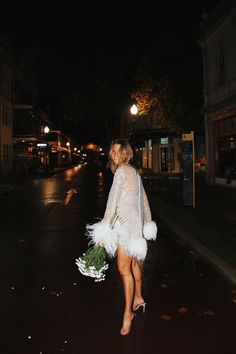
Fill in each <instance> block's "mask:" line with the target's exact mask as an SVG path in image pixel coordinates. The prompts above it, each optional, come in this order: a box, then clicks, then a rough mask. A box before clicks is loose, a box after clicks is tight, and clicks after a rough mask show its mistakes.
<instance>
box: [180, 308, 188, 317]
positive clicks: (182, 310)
mask: <svg viewBox="0 0 236 354" xmlns="http://www.w3.org/2000/svg"><path fill="white" fill-rule="evenodd" d="M178 312H179V313H181V315H184V314H186V313H188V309H187V308H186V307H180V308H179V309H178Z"/></svg>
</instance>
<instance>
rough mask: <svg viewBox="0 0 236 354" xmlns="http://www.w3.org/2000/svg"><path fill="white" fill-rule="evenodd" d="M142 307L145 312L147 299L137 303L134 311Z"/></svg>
mask: <svg viewBox="0 0 236 354" xmlns="http://www.w3.org/2000/svg"><path fill="white" fill-rule="evenodd" d="M140 307H142V308H143V313H145V310H146V302H145V301H143V302H141V304H138V305H136V306H135V307H134V308H133V311H138V309H139V308H140Z"/></svg>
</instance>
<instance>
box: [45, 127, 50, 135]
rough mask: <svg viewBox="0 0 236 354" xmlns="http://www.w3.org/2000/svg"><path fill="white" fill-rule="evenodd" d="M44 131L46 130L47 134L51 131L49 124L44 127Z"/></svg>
mask: <svg viewBox="0 0 236 354" xmlns="http://www.w3.org/2000/svg"><path fill="white" fill-rule="evenodd" d="M43 131H44V133H45V134H48V133H49V131H50V129H49V128H48V126H46V127H44V130H43Z"/></svg>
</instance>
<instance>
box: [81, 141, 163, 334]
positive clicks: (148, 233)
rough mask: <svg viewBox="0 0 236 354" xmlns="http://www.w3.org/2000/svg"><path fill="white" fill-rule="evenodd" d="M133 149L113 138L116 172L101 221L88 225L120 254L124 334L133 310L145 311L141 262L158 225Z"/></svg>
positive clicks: (93, 234) (92, 233)
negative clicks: (153, 219)
mask: <svg viewBox="0 0 236 354" xmlns="http://www.w3.org/2000/svg"><path fill="white" fill-rule="evenodd" d="M132 158H133V151H132V148H131V146H130V144H129V143H128V142H127V141H126V140H124V139H117V140H114V141H113V142H112V144H111V148H110V152H109V159H110V162H109V165H110V168H111V170H112V172H113V173H114V178H113V183H112V186H111V189H110V193H109V197H108V201H107V206H106V211H105V215H104V217H103V219H102V221H100V222H98V223H96V224H93V225H87V231H88V235H89V237H91V238H92V241H93V242H94V243H95V244H102V245H103V246H104V247H105V249H106V251H107V253H108V254H109V255H110V256H113V257H114V256H115V255H116V256H117V265H118V270H119V273H120V275H121V278H122V282H123V289H124V296H125V309H124V316H123V323H122V327H121V330H120V334H121V335H127V334H128V333H129V332H130V330H131V324H132V320H133V318H134V313H133V312H134V311H136V310H138V309H139V308H140V307H141V308H142V309H143V312H144V311H145V306H146V302H145V300H144V298H143V296H142V274H141V269H140V265H141V262H142V261H143V260H144V259H145V257H146V253H147V242H146V240H155V239H156V234H157V226H156V223H155V222H154V221H152V219H151V212H150V207H149V203H148V199H147V196H146V193H145V190H144V188H143V184H142V180H141V177H140V175H139V174H138V172H137V170H136V169H135V168H134V167H132V166H131V165H130V161H131V159H132Z"/></svg>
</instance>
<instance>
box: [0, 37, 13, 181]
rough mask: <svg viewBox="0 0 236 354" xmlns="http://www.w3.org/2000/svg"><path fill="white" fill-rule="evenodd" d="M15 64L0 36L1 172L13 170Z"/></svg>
mask: <svg viewBox="0 0 236 354" xmlns="http://www.w3.org/2000/svg"><path fill="white" fill-rule="evenodd" d="M13 78H14V65H13V62H12V58H11V53H10V48H9V47H8V44H7V41H6V40H5V38H3V37H2V36H0V174H3V175H4V174H7V173H9V172H11V171H12V127H13V110H12V82H13Z"/></svg>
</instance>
